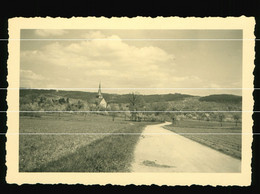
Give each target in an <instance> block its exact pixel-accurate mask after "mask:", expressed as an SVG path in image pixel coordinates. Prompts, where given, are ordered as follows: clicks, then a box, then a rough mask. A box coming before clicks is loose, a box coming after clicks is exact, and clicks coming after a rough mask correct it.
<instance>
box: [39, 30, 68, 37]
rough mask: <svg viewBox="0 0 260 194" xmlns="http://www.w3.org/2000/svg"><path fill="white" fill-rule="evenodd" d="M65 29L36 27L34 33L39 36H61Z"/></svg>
mask: <svg viewBox="0 0 260 194" xmlns="http://www.w3.org/2000/svg"><path fill="white" fill-rule="evenodd" d="M66 33H67V31H65V30H56V29H47V30H46V29H38V30H35V34H36V35H38V36H41V37H48V36H61V35H64V34H66Z"/></svg>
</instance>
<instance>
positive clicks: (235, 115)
mask: <svg viewBox="0 0 260 194" xmlns="http://www.w3.org/2000/svg"><path fill="white" fill-rule="evenodd" d="M240 118H241V115H240V114H234V115H233V119H234V120H235V122H236V126H237V123H238V121H239V120H240Z"/></svg>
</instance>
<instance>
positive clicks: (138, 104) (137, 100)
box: [129, 92, 144, 121]
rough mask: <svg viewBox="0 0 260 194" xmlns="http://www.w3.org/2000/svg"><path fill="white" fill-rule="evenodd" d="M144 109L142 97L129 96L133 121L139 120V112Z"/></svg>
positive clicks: (134, 94)
mask: <svg viewBox="0 0 260 194" xmlns="http://www.w3.org/2000/svg"><path fill="white" fill-rule="evenodd" d="M143 107H144V100H143V99H142V97H141V96H140V95H137V94H136V93H134V92H133V93H132V94H130V96H129V110H130V112H131V120H134V121H136V120H137V118H138V112H137V111H140V110H141V109H142V108H143Z"/></svg>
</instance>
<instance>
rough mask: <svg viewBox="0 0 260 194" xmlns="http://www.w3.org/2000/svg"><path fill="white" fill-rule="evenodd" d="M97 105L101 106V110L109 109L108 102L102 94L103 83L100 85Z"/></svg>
mask: <svg viewBox="0 0 260 194" xmlns="http://www.w3.org/2000/svg"><path fill="white" fill-rule="evenodd" d="M96 98H97V99H96V104H97V106H99V107H100V108H105V109H106V108H107V102H106V100H105V98H104V97H103V95H102V93H101V83H99V88H98V94H97V97H96Z"/></svg>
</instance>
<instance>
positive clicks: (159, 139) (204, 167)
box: [132, 123, 241, 173]
mask: <svg viewBox="0 0 260 194" xmlns="http://www.w3.org/2000/svg"><path fill="white" fill-rule="evenodd" d="M168 124H170V123H163V124H158V125H148V126H147V127H146V128H145V129H144V131H143V133H142V135H141V136H140V139H139V142H138V144H137V146H136V149H135V153H134V154H135V155H134V157H135V160H134V162H133V164H132V172H212V173H214V172H240V169H241V160H239V159H235V158H232V157H230V156H228V155H226V154H223V153H221V152H218V151H216V150H213V149H212V148H209V147H207V146H204V145H202V144H199V143H197V142H195V141H192V140H190V139H187V138H185V137H183V136H181V135H178V134H176V133H174V132H171V131H169V130H166V129H164V128H163V126H164V125H168Z"/></svg>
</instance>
